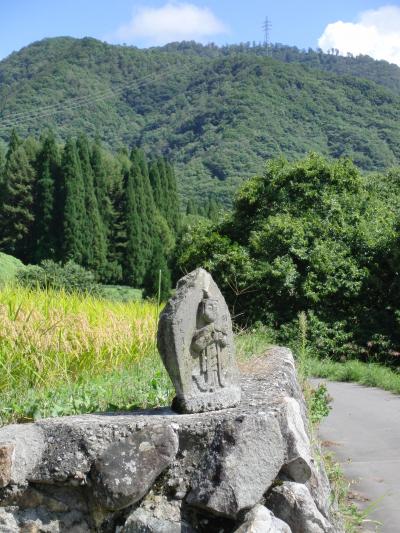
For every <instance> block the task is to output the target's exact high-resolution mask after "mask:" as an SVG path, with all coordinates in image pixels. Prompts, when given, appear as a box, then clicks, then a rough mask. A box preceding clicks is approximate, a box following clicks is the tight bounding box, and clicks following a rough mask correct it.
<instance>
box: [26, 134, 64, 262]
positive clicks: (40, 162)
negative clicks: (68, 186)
mask: <svg viewBox="0 0 400 533" xmlns="http://www.w3.org/2000/svg"><path fill="white" fill-rule="evenodd" d="M35 166H36V175H37V179H36V183H35V188H34V213H35V223H34V226H33V232H32V241H33V249H32V260H33V261H34V262H36V263H40V262H41V261H42V260H43V259H55V258H57V256H58V253H59V251H58V248H59V239H58V238H57V235H58V233H59V226H58V224H57V222H58V220H57V218H56V197H57V194H56V187H59V182H60V154H59V150H58V146H57V144H56V140H55V137H54V134H53V133H52V132H49V133H48V134H47V135H46V136H44V137H43V138H42V144H41V147H40V150H39V152H38V154H37V158H36V164H35Z"/></svg>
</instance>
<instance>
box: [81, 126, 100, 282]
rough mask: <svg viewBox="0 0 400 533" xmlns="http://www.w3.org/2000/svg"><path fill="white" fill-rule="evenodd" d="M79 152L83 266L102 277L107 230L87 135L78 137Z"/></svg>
mask: <svg viewBox="0 0 400 533" xmlns="http://www.w3.org/2000/svg"><path fill="white" fill-rule="evenodd" d="M77 151H78V155H79V159H80V167H81V173H82V178H83V184H84V195H85V198H84V204H85V216H84V218H83V219H82V227H83V239H85V241H84V242H85V249H84V254H83V263H82V264H83V266H86V267H88V268H89V269H90V270H92V271H93V272H96V273H97V274H98V275H99V276H100V277H101V276H104V275H105V273H106V268H107V238H106V229H105V226H104V223H103V221H102V219H101V217H100V213H99V207H98V204H97V197H96V192H95V186H94V178H93V170H92V166H91V162H90V149H89V142H88V140H87V137H86V136H85V135H80V136H79V137H78V141H77Z"/></svg>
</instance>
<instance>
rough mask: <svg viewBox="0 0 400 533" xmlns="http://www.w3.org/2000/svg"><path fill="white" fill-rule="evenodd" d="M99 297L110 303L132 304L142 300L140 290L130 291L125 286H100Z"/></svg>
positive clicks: (129, 288)
mask: <svg viewBox="0 0 400 533" xmlns="http://www.w3.org/2000/svg"><path fill="white" fill-rule="evenodd" d="M101 295H102V297H103V298H105V299H106V300H110V301H112V302H134V301H139V300H141V299H142V291H141V290H140V289H132V287H128V286H126V285H102V286H101Z"/></svg>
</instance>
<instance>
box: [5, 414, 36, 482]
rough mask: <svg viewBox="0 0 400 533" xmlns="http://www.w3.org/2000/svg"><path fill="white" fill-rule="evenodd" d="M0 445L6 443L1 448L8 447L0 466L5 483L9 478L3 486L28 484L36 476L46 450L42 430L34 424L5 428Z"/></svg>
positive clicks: (13, 425) (14, 425)
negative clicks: (35, 472) (36, 470)
mask: <svg viewBox="0 0 400 533" xmlns="http://www.w3.org/2000/svg"><path fill="white" fill-rule="evenodd" d="M0 443H4V444H0V448H4V446H6V448H4V452H3V461H4V463H3V465H0V477H2V478H3V476H4V475H5V477H4V479H3V481H5V480H6V478H8V480H7V483H6V484H5V485H3V486H6V485H8V484H10V483H13V484H23V483H26V481H27V480H30V479H31V478H32V476H33V475H34V471H35V469H36V467H37V465H38V463H39V462H40V460H41V458H42V455H43V452H44V449H45V442H44V436H43V432H42V430H41V429H40V427H38V426H36V425H34V424H12V425H10V426H3V427H2V428H0ZM0 461H1V459H0ZM3 469H4V470H3ZM1 486H2V485H1V484H0V487H1Z"/></svg>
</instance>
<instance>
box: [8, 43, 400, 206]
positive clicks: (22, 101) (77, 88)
mask: <svg viewBox="0 0 400 533" xmlns="http://www.w3.org/2000/svg"><path fill="white" fill-rule="evenodd" d="M0 119H1V125H0V139H3V141H4V142H6V143H7V142H8V138H9V135H10V131H11V129H12V128H13V127H15V128H16V129H17V131H18V133H19V134H20V135H21V136H23V137H26V136H28V135H29V134H31V135H34V136H36V137H38V136H39V135H40V133H41V132H42V131H44V130H45V129H46V128H49V129H53V131H54V132H55V135H56V137H57V140H58V142H65V141H66V139H67V138H68V137H71V136H72V137H73V136H76V135H77V133H79V132H84V133H86V134H87V135H88V136H89V137H90V138H95V137H96V136H98V137H99V138H100V140H101V141H102V142H103V144H104V145H105V146H106V147H107V148H108V149H111V150H113V151H117V150H119V149H120V148H121V147H123V146H129V147H130V148H132V147H134V146H137V147H140V148H142V149H144V151H145V152H146V153H156V154H158V155H160V156H163V157H165V158H167V159H168V160H169V161H171V162H172V163H173V164H174V168H175V171H176V177H177V181H178V184H179V194H180V195H181V199H182V200H183V204H186V203H187V202H188V201H189V200H194V201H196V202H202V201H203V199H204V198H213V199H215V200H216V201H217V202H218V203H220V204H221V203H222V204H224V205H226V206H230V205H231V203H232V198H233V195H234V193H235V191H236V189H237V187H238V186H239V185H240V184H241V183H242V182H243V180H244V179H246V178H250V177H251V176H253V175H255V174H257V173H260V172H262V170H263V167H264V163H265V161H266V160H267V159H270V158H274V157H279V156H280V155H283V156H284V157H286V158H288V159H289V160H292V161H294V160H296V159H298V158H301V157H303V156H304V155H305V154H306V153H307V152H309V151H316V152H318V153H321V154H322V155H324V156H330V157H334V158H337V157H340V156H346V157H350V158H351V159H352V160H353V161H354V163H355V164H356V165H357V166H358V167H359V168H360V169H362V170H364V171H369V172H370V171H375V170H384V169H385V168H388V167H391V166H394V165H397V164H398V163H399V159H400V151H399V150H400V149H399V146H400V69H399V67H397V66H396V65H390V64H389V63H387V62H385V61H374V60H373V59H371V58H368V57H363V56H359V57H350V56H349V57H341V56H339V55H337V54H336V52H332V53H330V54H324V53H322V52H321V51H318V50H308V51H301V50H298V49H296V48H293V47H288V46H283V45H275V46H273V47H271V48H269V49H268V50H267V49H266V48H265V47H264V46H259V45H257V44H256V43H244V44H241V45H231V46H225V47H217V46H215V45H212V44H210V45H207V46H203V45H200V44H196V43H194V42H182V43H172V44H169V45H166V46H164V47H155V48H149V49H138V48H135V47H131V46H116V45H110V44H107V43H104V42H100V41H97V40H95V39H91V38H84V39H73V38H69V37H59V38H53V39H45V40H43V41H39V42H36V43H33V44H31V45H30V46H27V47H25V48H23V49H22V50H20V51H18V52H15V53H13V54H11V55H10V56H9V57H7V58H5V59H4V60H3V61H1V62H0Z"/></svg>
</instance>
